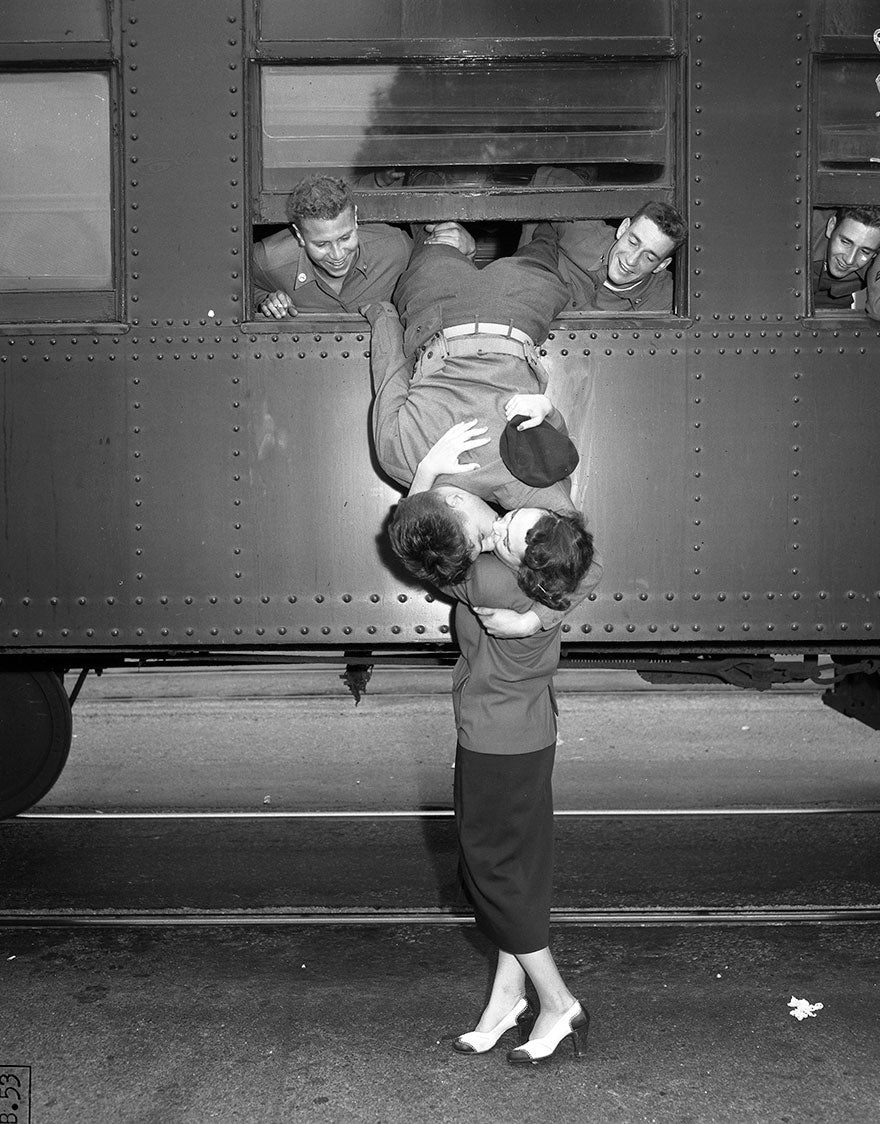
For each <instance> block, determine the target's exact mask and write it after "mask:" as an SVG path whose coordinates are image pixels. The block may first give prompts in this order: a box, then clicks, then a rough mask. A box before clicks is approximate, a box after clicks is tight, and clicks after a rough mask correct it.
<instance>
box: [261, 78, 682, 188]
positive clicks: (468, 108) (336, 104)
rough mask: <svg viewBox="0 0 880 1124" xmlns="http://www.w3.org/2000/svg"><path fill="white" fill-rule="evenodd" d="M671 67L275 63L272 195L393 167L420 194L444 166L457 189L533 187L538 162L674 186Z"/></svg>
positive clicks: (268, 150)
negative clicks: (309, 179) (325, 175)
mask: <svg viewBox="0 0 880 1124" xmlns="http://www.w3.org/2000/svg"><path fill="white" fill-rule="evenodd" d="M669 65H670V64H669V62H668V61H667V60H646V61H639V62H633V61H627V62H608V63H604V62H600V63H588V64H585V63H583V62H579V63H578V64H571V63H539V64H535V63H531V64H530V63H514V62H504V63H498V64H487V63H485V62H481V63H480V65H479V66H475V65H467V64H465V65H463V64H460V63H456V64H433V65H430V64H429V65H408V66H388V65H377V66H352V65H348V66H346V65H340V66H302V67H266V68H264V69H263V72H262V79H263V105H262V116H263V190H264V191H270V192H271V191H276V192H283V191H289V190H290V189H291V187H292V186H293V184H294V183H295V182H296V181H297V180H298V179H299V178H300V177H301V176H302V175H303V174H305V173H308V172H312V171H328V172H332V173H334V174H338V175H343V176H346V177H350V178H352V179H354V180H356V181H357V180H359V179H360V178H361V177H362V176H363V175H364V174H366V173H370V172H372V171H373V170H375V169H385V168H400V169H404V170H406V171H407V173H408V175H407V181H406V182H407V184H408V185H410V186H415V187H417V186H418V185H419V181H420V180H421V181H422V182H423V186H425V187H430V186H435V187H436V181H435V183H434V184H433V185H432V184H431V183H426V182H424V181H425V179H426V177H425V176H424V174H422V175H420V176H416V175H415V174H414V173H415V171H416V170H421V171H422V173H423V172H424V170H431V171H442V172H443V173H445V174H446V177H447V178H446V181H445V182H446V187H447V188H448V189H452V190H454V189H455V188H456V187H460V188H463V189H466V188H469V187H471V188H472V187H473V186H474V184H475V183H478V184H485V185H488V186H491V185H492V184H507V185H511V184H512V185H516V184H522V185H527V184H528V183H529V182H530V180H531V176H532V174H533V172H534V169H535V168H536V167H537V166H538V165H540V164H554V165H564V166H567V167H570V168H574V169H577V170H578V171H579V172H580V173H581V176H582V178H583V179H584V180H585V182H600V183H623V184H628V183H657V182H661V181H662V182H665V181H666V179H667V178H668V174H669V151H668V150H669V140H670V135H671V129H670V120H669V119H670V114H669V110H668V108H667V107H668V103H669V95H668V87H669V74H670V71H669V69H668V68H669ZM427 178H428V179H430V178H431V177H427ZM457 180H458V181H460V182H456V181H457ZM380 186H381V184H380Z"/></svg>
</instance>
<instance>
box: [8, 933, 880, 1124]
mask: <svg viewBox="0 0 880 1124" xmlns="http://www.w3.org/2000/svg"><path fill="white" fill-rule="evenodd" d="M877 935H878V934H877V928H876V926H872V925H865V926H858V925H852V926H850V925H843V926H835V925H832V926H815V925H808V926H796V927H789V928H781V927H699V926H697V927H688V928H686V929H684V928H654V927H632V928H587V927H566V926H559V927H557V930H556V933H555V937H554V940H555V949H556V954H557V959H558V962H559V964H560V967H561V969H562V971H563V974H564V975H565V976H566V978H567V979H568V980H569V982H570V983H571V985H572V987H573V989H574V991H575V993H576V994H577V995H578V996H579V997H580V998H581V999H582V1001H583V1002H584V1004H585V1005H586V1006H588V1007H589V1009H590V1011H591V1013H592V1017H593V1023H592V1028H591V1032H590V1040H589V1046H588V1050H587V1053H586V1056H585V1057H584V1058H583V1060H580V1061H576V1060H575V1059H574V1057H573V1054H572V1053H571V1051H567V1050H561V1052H560V1053H559V1054H558V1056H557V1057H554V1059H552V1060H551V1062H550V1063H549V1064H547V1065H545V1066H528V1067H525V1068H515V1067H513V1066H510V1065H508V1064H507V1063H506V1060H505V1051H504V1049H503V1048H499V1049H497V1050H495V1051H493V1052H492V1053H491V1054H488V1055H484V1056H480V1057H462V1056H460V1055H457V1054H455V1053H453V1051H452V1050H451V1048H450V1042H449V1037H450V1036H454V1035H456V1034H459V1033H461V1032H462V1031H464V1030H467V1029H470V1027H471V1025H472V1024H473V1022H474V1021H475V1020H476V1017H477V1015H478V1013H479V1010H480V1006H481V1001H482V996H483V991H484V987H485V984H486V980H487V977H488V966H489V961H488V952H487V950H486V948H485V947H484V946H483V945H482V944H480V943H479V941H478V939H477V937H476V935H475V933H474V930H473V929H472V928H466V927H446V928H443V927H440V928H438V927H434V928H429V927H425V926H395V927H391V928H386V927H379V926H373V927H361V928H353V927H346V926H334V925H329V926H315V927H298V926H292V927H286V928H281V927H279V928H269V929H263V928H260V929H253V928H222V929H220V928H214V929H211V928H207V929H206V928H201V927H199V928H177V929H170V930H169V929H153V928H129V929H123V930H119V929H95V928H87V929H75V930H70V929H67V930H65V929H59V930H48V931H42V932H38V931H34V930H26V929H5V930H2V929H0V994H2V996H3V1018H2V1027H0V1073H2V1072H3V1070H2V1066H3V1065H4V1064H16V1065H29V1066H31V1076H32V1111H31V1117H30V1119H31V1121H33V1124H167V1122H169V1121H174V1122H175V1124H177V1122H179V1124H205V1122H208V1121H246V1122H248V1124H283V1122H286V1121H296V1122H300V1121H301V1122H303V1124H410V1122H412V1121H418V1122H420V1124H472V1122H479V1124H511V1122H523V1124H531V1122H534V1124H544V1122H551V1121H552V1122H559V1124H575V1122H584V1121H589V1122H595V1124H610V1122H621V1124H635V1122H643V1121H644V1122H659V1124H785V1122H791V1124H804V1122H808V1121H809V1122H821V1124H875V1122H876V1121H877V1119H878V1106H880V1066H878V1060H880V1059H878V1043H880V1002H878V1000H880V995H878V976H877ZM792 996H795V997H797V998H800V999H806V1000H808V1001H809V1002H810V1003H811V1004H818V1003H822V1004H823V1006H822V1008H821V1010H818V1011H816V1013H815V1015H814V1016H813V1017H809V1018H806V1019H804V1020H803V1021H798V1020H796V1019H795V1018H793V1017H792V1016H791V1014H790V1009H789V1001H790V999H791V998H792ZM510 1044H513V1043H510ZM21 1119H25V1118H24V1117H21Z"/></svg>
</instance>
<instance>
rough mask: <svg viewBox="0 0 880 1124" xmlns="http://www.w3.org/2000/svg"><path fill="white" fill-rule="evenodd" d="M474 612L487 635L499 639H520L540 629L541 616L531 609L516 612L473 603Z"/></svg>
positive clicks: (532, 634)
mask: <svg viewBox="0 0 880 1124" xmlns="http://www.w3.org/2000/svg"><path fill="white" fill-rule="evenodd" d="M474 612H475V613H476V614H477V616H478V617H479V618H480V624H482V626H483V628H485V630H486V631H487V632H488V633H489V635H490V636H497V637H499V639H504V640H516V639H522V638H523V637H525V636H534V634H535V633H536V632H540V631H541V618H540V617H539V616H538V614H537V613H536V612H535V611H534V610H533V609H528V610H527V611H526V612H525V613H518V612H517V611H516V610H515V609H489V608H486V607H485V606H484V605H474Z"/></svg>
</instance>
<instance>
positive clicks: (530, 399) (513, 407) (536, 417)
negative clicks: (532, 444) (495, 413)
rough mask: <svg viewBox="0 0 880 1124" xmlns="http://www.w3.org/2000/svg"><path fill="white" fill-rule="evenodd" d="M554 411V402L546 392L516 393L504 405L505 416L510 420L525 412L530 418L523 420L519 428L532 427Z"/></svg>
mask: <svg viewBox="0 0 880 1124" xmlns="http://www.w3.org/2000/svg"><path fill="white" fill-rule="evenodd" d="M552 412H553V403H552V402H551V401H550V399H549V398H548V397H547V395H546V394H514V396H513V397H512V398H509V399H508V400H507V402H506V404H505V406H504V416H505V417H506V418H507V420H508V421H510V420H511V419H512V418H515V417H517V415H520V414H524V415H525V416H526V417H527V418H528V419H529V420H528V421H524V422H522V423H521V424H520V425H518V426H517V427H516V428H517V430H522V429H532V428H533V427H534V426H536V425H540V424H541V422H542V421H543V420H544V418H546V417H547V416H548V415H549V414H551V413H552Z"/></svg>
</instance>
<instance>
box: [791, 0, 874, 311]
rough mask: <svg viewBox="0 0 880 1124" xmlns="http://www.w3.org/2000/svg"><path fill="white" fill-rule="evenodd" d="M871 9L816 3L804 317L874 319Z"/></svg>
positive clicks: (854, 1) (853, 2) (844, 2)
mask: <svg viewBox="0 0 880 1124" xmlns="http://www.w3.org/2000/svg"><path fill="white" fill-rule="evenodd" d="M876 22H877V21H876V5H874V4H869V3H866V2H865V0H821V2H820V4H819V11H818V20H817V24H818V27H817V31H818V39H817V41H816V43H815V46H816V47H817V52H816V54H815V55H814V58H813V70H812V79H813V109H814V113H813V152H814V157H815V158H814V162H813V182H812V202H813V208H814V209H813V212H812V232H811V234H812V237H811V240H810V250H811V254H810V261H809V268H810V273H811V279H812V284H811V286H810V297H811V300H810V306H809V308H810V311H811V312H813V313H815V314H816V315H819V316H823V315H825V316H827V315H840V314H849V313H850V312H854V313H856V314H860V315H864V314H865V312H867V314H868V315H869V316H870V317H872V318H874V319H880V254H878V250H880V206H877V205H876V202H877V200H880V153H878V150H877V137H878V125H877V114H878V112H880V76H878V74H877V70H878V64H877V52H876V49H875V45H876V46H880V35H878V33H877V31H876V30H875V28H876Z"/></svg>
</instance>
